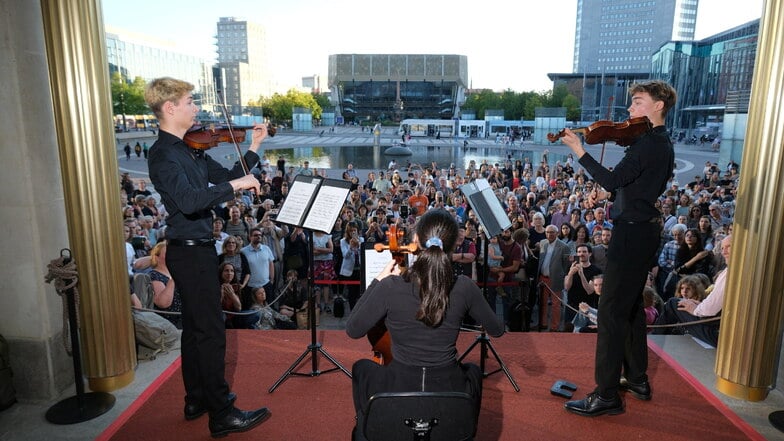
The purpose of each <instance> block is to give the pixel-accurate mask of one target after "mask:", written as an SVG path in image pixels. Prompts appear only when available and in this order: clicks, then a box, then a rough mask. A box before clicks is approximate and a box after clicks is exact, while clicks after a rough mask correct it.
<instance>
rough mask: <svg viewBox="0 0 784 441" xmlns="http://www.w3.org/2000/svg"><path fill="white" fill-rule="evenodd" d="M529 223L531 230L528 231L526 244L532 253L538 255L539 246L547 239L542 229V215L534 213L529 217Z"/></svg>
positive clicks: (543, 225) (543, 224)
mask: <svg viewBox="0 0 784 441" xmlns="http://www.w3.org/2000/svg"><path fill="white" fill-rule="evenodd" d="M531 223H532V225H531V228H529V229H528V243H529V244H530V246H531V249H532V250H533V251H534V253H536V254H537V255H539V244H540V243H541V242H542V241H543V240H544V239H546V238H547V235H546V234H545V228H544V227H545V223H544V214H542V213H540V212H536V213H534V215H533V216H532V217H531Z"/></svg>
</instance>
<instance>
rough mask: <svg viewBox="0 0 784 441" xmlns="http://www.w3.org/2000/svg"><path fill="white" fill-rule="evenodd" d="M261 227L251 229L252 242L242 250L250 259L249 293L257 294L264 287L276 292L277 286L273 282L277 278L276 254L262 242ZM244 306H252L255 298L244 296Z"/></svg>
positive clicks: (248, 259)
mask: <svg viewBox="0 0 784 441" xmlns="http://www.w3.org/2000/svg"><path fill="white" fill-rule="evenodd" d="M261 236H262V233H261V229H260V228H253V229H252V230H251V231H250V243H249V244H248V245H247V246H245V247H243V248H242V250H240V252H241V253H242V255H243V256H245V259H247V261H248V267H249V268H250V279H249V280H248V287H249V288H250V291H249V294H251V295H255V292H256V290H258V289H259V288H264V289H265V290H267V291H269V292H270V293H272V292H274V290H275V287H274V286H273V284H272V282H273V281H274V280H275V265H274V263H275V255H274V254H273V253H272V250H271V249H270V248H269V247H268V246H267V245H264V244H263V243H262V242H261ZM243 300H244V303H243V307H244V308H246V309H247V308H250V306H251V304H252V302H253V300H254V298H253V297H250V298H247V297H246V298H244V299H243Z"/></svg>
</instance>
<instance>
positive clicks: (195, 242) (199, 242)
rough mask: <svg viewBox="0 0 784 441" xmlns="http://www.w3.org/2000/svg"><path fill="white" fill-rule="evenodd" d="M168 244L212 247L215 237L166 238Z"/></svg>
mask: <svg viewBox="0 0 784 441" xmlns="http://www.w3.org/2000/svg"><path fill="white" fill-rule="evenodd" d="M166 242H167V243H168V244H169V245H174V246H177V247H212V246H215V239H167V240H166Z"/></svg>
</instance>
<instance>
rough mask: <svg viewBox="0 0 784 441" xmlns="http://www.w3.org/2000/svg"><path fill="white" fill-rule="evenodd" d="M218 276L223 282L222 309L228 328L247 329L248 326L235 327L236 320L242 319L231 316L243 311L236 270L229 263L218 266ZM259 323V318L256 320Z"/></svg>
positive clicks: (237, 316)
mask: <svg viewBox="0 0 784 441" xmlns="http://www.w3.org/2000/svg"><path fill="white" fill-rule="evenodd" d="M218 274H219V275H220V281H221V308H223V311H224V313H227V314H226V328H238V327H242V328H247V327H246V326H235V324H234V319H235V318H239V317H242V316H240V315H236V316H235V315H234V314H231V313H233V312H240V311H242V301H241V300H240V292H241V289H240V285H239V284H238V283H236V282H235V268H234V265H232V264H231V263H229V262H223V263H221V264H220V265H218ZM256 321H258V318H257V319H256Z"/></svg>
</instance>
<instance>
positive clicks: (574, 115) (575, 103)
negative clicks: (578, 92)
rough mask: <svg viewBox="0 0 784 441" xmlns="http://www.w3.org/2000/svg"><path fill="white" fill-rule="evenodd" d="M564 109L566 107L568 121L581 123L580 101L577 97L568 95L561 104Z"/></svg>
mask: <svg viewBox="0 0 784 441" xmlns="http://www.w3.org/2000/svg"><path fill="white" fill-rule="evenodd" d="M561 106H562V107H566V119H567V120H569V121H579V120H580V100H579V99H577V97H576V96H574V95H572V94H571V93H570V94H569V95H566V96H565V97H564V99H563V101H562V104H561Z"/></svg>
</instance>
